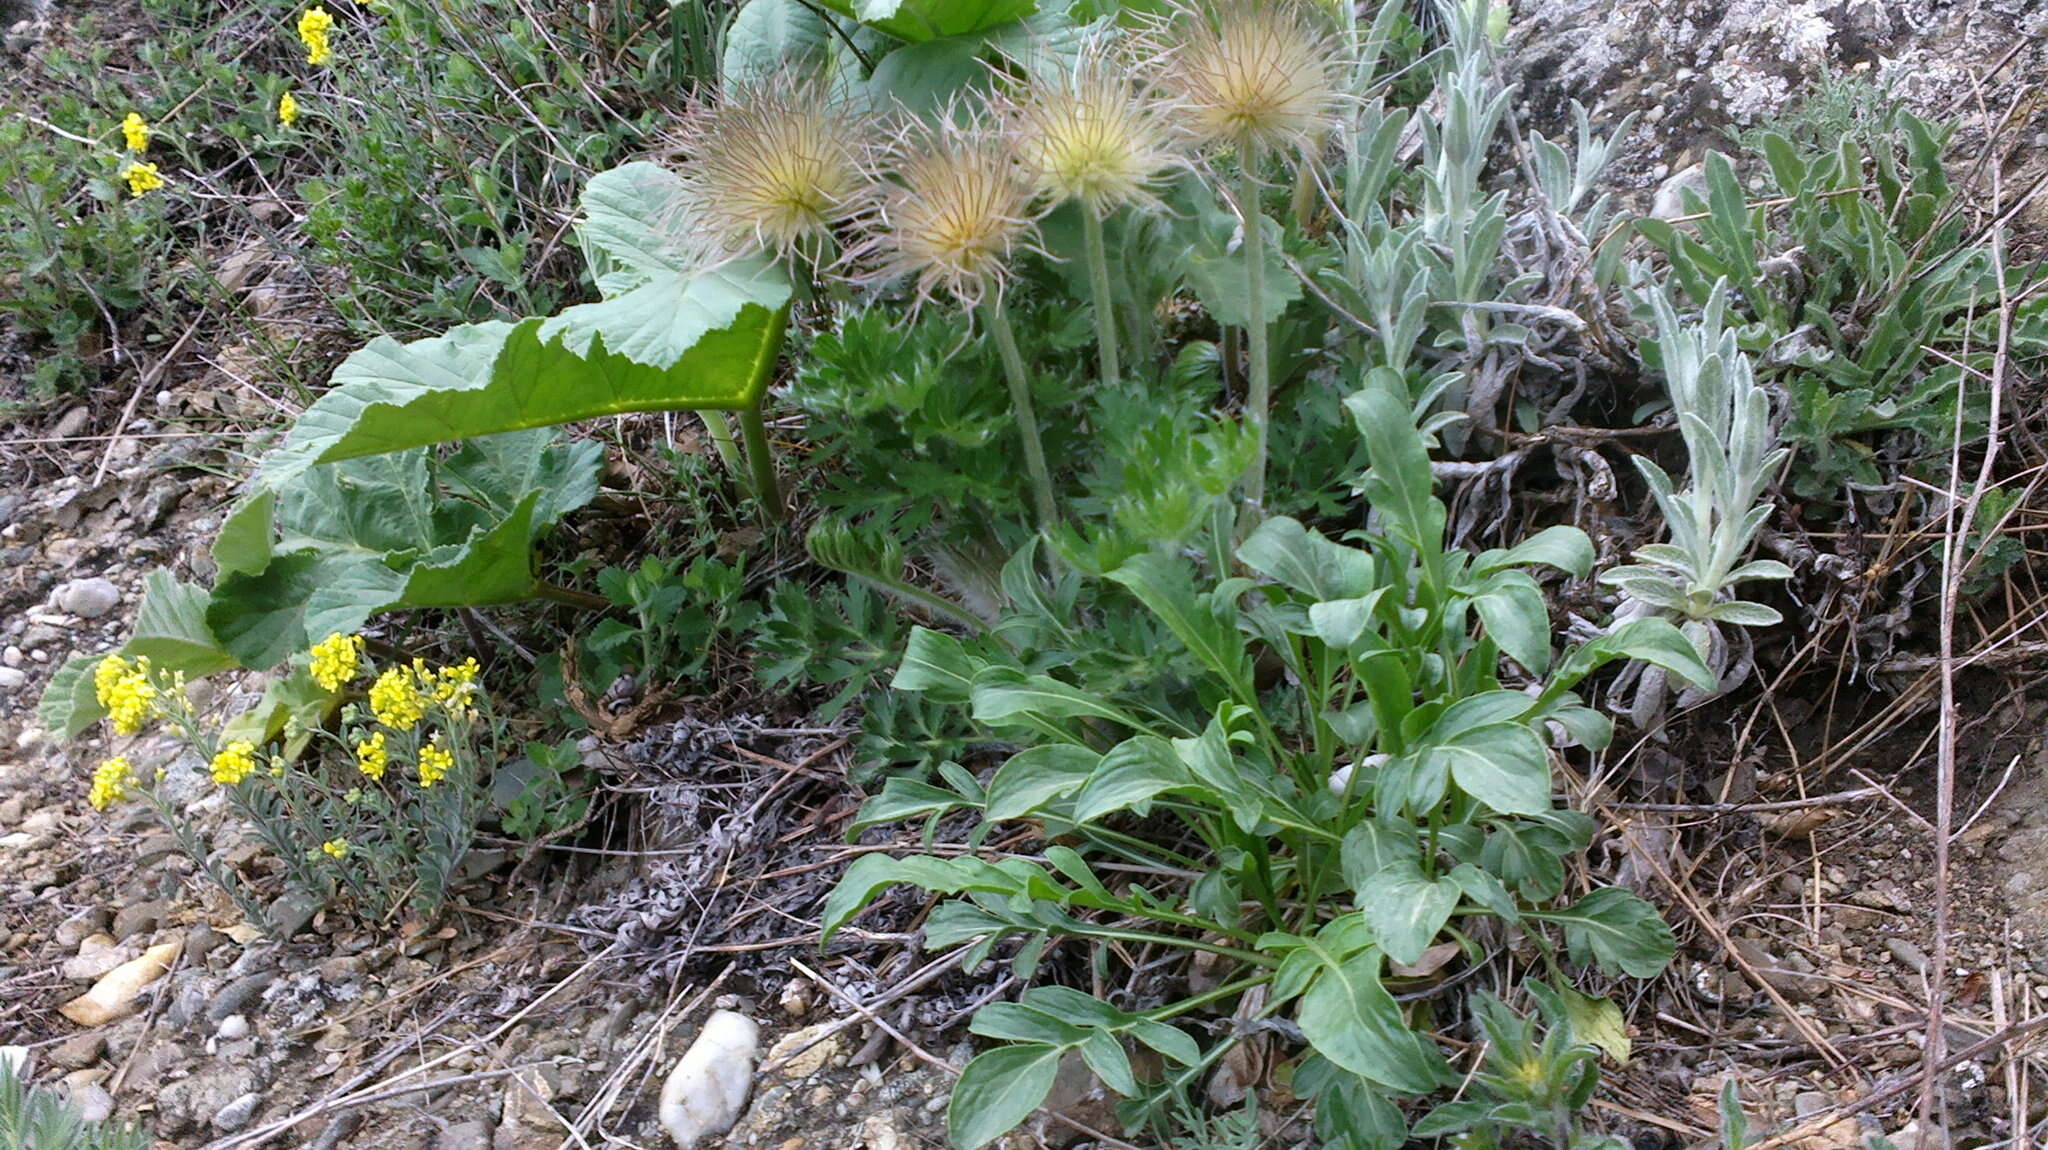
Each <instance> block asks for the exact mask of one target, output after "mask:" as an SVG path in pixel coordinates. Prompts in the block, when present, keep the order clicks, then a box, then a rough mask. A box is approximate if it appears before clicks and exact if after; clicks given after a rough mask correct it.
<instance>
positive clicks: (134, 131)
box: [121, 112, 150, 153]
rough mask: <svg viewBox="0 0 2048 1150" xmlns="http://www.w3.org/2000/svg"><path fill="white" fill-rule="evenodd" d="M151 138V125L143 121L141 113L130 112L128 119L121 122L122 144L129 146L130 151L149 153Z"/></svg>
mask: <svg viewBox="0 0 2048 1150" xmlns="http://www.w3.org/2000/svg"><path fill="white" fill-rule="evenodd" d="M149 137H150V130H149V124H148V123H147V122H146V121H144V120H143V118H142V114H141V113H140V112H130V113H128V118H127V119H125V120H122V121H121V142H122V143H124V144H126V145H128V150H129V151H131V152H136V153H141V152H146V151H148V150H149Z"/></svg>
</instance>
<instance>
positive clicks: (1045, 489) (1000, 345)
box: [981, 296, 1059, 530]
mask: <svg viewBox="0 0 2048 1150" xmlns="http://www.w3.org/2000/svg"><path fill="white" fill-rule="evenodd" d="M981 315H982V318H983V319H984V320H986V321H987V323H988V329H989V331H990V332H991V333H992V334H993V335H994V336H995V337H996V352H997V354H998V355H1000V356H1001V357H1002V360H1003V378H1004V380H1005V381H1006V382H1007V383H1008V384H1009V385H1010V407H1011V409H1012V412H1013V414H1014V415H1015V416H1016V419H1017V434H1018V436H1019V437H1020V438H1022V439H1023V440H1024V470H1025V471H1027V472H1029V473H1030V475H1031V497H1032V502H1033V503H1034V504H1035V505H1036V506H1037V509H1038V526H1039V528H1040V529H1041V530H1051V529H1052V527H1053V525H1054V524H1056V523H1058V522H1059V510H1058V508H1057V507H1056V505H1055V504H1054V503H1053V497H1052V473H1051V472H1049V471H1047V470H1046V468H1045V446H1044V444H1042V443H1040V442H1039V439H1038V412H1037V410H1036V409H1035V408H1034V407H1033V406H1032V404H1031V377H1030V376H1029V375H1027V374H1025V371H1024V356H1023V354H1022V353H1021V352H1019V351H1018V350H1017V336H1016V333H1015V332H1012V331H1011V330H1010V319H1009V316H1008V315H1006V314H1004V312H1003V301H1002V298H1001V297H1000V296H997V297H993V298H990V299H987V300H984V301H982V304H981Z"/></svg>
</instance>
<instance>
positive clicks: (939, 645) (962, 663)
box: [889, 627, 988, 706]
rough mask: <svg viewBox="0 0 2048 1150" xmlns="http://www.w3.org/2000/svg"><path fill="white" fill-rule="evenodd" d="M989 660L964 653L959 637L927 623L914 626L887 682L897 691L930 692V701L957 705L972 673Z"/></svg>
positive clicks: (964, 696) (963, 699)
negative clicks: (901, 656)
mask: <svg viewBox="0 0 2048 1150" xmlns="http://www.w3.org/2000/svg"><path fill="white" fill-rule="evenodd" d="M987 665H988V664H987V663H986V662H985V661H983V660H981V659H977V658H975V657H974V656H972V655H970V654H968V653H967V648H966V646H965V645H963V644H962V643H961V642H960V640H958V639H956V638H954V637H953V636H951V635H948V634H946V633H945V632H943V631H934V630H932V629H931V628H929V627H913V628H911V630H910V642H909V643H908V645H906V646H905V648H904V651H903V662H902V663H901V664H900V665H899V666H898V667H897V668H896V677H895V678H894V679H891V680H890V682H889V685H890V686H891V687H894V688H895V689H896V690H899V691H915V692H920V693H923V694H927V695H930V696H931V697H932V701H934V702H938V703H946V704H949V705H953V706H958V705H961V704H964V703H966V702H967V698H968V691H969V690H970V689H971V688H972V687H973V686H974V675H975V673H976V672H977V671H979V670H981V669H982V668H983V667H985V666H987Z"/></svg>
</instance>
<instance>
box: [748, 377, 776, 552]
mask: <svg viewBox="0 0 2048 1150" xmlns="http://www.w3.org/2000/svg"><path fill="white" fill-rule="evenodd" d="M740 430H741V431H742V432H744V433H745V434H746V437H747V462H748V463H749V464H751V465H752V466H753V469H754V498H756V499H758V500H760V501H761V510H762V512H763V513H764V514H766V515H767V516H768V522H770V523H780V522H781V521H782V492H781V491H780V490H779V489H778V488H777V487H776V486H775V457H774V456H772V455H770V454H768V425H767V424H765V423H763V422H762V420H761V405H760V404H755V405H754V406H752V407H750V408H748V409H746V410H745V411H742V412H740Z"/></svg>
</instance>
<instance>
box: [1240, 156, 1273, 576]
mask: <svg viewBox="0 0 2048 1150" xmlns="http://www.w3.org/2000/svg"><path fill="white" fill-rule="evenodd" d="M1238 159H1239V161H1240V163H1241V164H1242V167H1243V171H1242V172H1241V173H1240V175H1241V176H1242V183H1241V184H1240V185H1239V192H1238V194H1239V196H1240V197H1241V198H1242V199H1243V203H1242V204H1241V205H1240V207H1239V212H1240V214H1241V216H1242V218H1243V220H1244V260H1245V269H1246V274H1245V320H1246V323H1245V336H1246V341H1247V343H1248V344H1249V346H1248V348H1247V349H1246V358H1247V359H1249V360H1250V361H1251V362H1250V371H1251V380H1250V387H1249V388H1248V389H1247V391H1246V395H1245V417H1246V418H1247V419H1249V420H1250V421H1251V425H1252V442H1253V444H1254V447H1253V456H1252V465H1251V470H1249V471H1248V472H1246V473H1245V481H1244V510H1243V512H1242V513H1241V514H1240V515H1239V517H1238V523H1237V528H1238V535H1239V536H1240V537H1242V536H1245V535H1248V534H1250V533H1251V530H1252V528H1254V527H1256V526H1257V525H1258V524H1259V522H1260V521H1261V520H1263V519H1264V518H1265V516H1266V510H1265V503H1266V415H1267V408H1268V407H1269V406H1271V404H1272V389H1273V376H1272V365H1271V364H1269V363H1268V362H1267V361H1266V276H1265V271H1266V228H1265V223H1266V216H1265V213H1264V212H1262V211H1260V210H1259V153H1258V148H1257V147H1256V146H1255V145H1252V144H1249V143H1247V144H1246V145H1245V146H1244V147H1243V148H1242V149H1241V150H1240V152H1239V155H1238Z"/></svg>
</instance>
